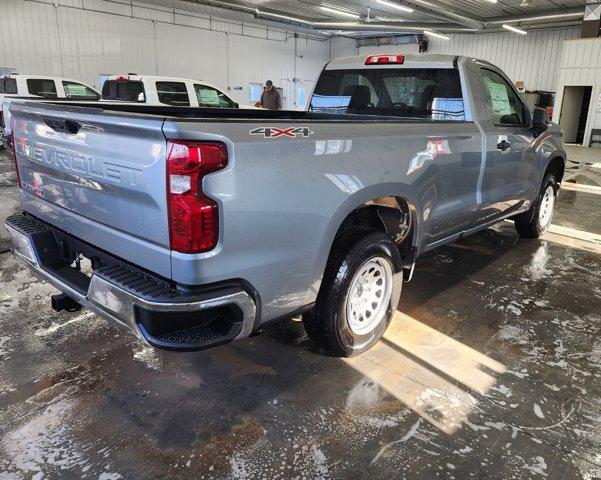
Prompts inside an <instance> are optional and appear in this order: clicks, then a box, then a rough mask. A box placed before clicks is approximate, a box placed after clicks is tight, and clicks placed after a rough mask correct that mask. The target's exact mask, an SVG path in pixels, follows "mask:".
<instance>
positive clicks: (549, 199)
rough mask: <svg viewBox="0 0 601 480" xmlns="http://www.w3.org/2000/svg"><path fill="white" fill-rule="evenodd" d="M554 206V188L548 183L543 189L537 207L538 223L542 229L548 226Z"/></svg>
mask: <svg viewBox="0 0 601 480" xmlns="http://www.w3.org/2000/svg"><path fill="white" fill-rule="evenodd" d="M554 208H555V189H554V188H553V185H549V186H548V187H547V189H546V190H545V193H544V195H543V199H542V200H541V202H540V208H539V209H538V224H539V225H540V228H541V230H542V231H545V230H547V228H549V224H550V223H551V218H552V217H553V209H554Z"/></svg>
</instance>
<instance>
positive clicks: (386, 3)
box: [377, 0, 496, 13]
mask: <svg viewBox="0 0 601 480" xmlns="http://www.w3.org/2000/svg"><path fill="white" fill-rule="evenodd" d="M377 1H378V3H379V4H380V5H384V6H386V7H389V8H396V9H397V10H401V11H402V12H409V13H411V12H412V11H413V9H412V8H409V7H406V6H405V5H401V4H400V3H393V2H389V1H388V0H377ZM495 1H496V0H495Z"/></svg>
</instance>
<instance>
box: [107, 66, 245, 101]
mask: <svg viewBox="0 0 601 480" xmlns="http://www.w3.org/2000/svg"><path fill="white" fill-rule="evenodd" d="M102 100H103V101H113V102H115V101H116V102H134V103H141V104H145V105H157V106H159V105H171V106H175V107H207V108H240V106H239V105H238V104H237V103H236V102H234V101H233V100H232V99H231V98H230V97H229V96H228V95H226V94H225V93H224V92H223V91H222V90H220V89H219V88H217V87H216V86H214V85H211V84H210V83H207V82H204V81H202V80H193V79H189V78H174V77H159V76H149V75H137V74H127V75H111V76H109V77H107V79H106V80H105V82H104V84H103V85H102ZM242 108H244V107H242Z"/></svg>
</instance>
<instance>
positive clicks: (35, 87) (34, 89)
mask: <svg viewBox="0 0 601 480" xmlns="http://www.w3.org/2000/svg"><path fill="white" fill-rule="evenodd" d="M27 91H28V92H29V94H30V95H35V96H36V97H44V98H57V97H58V93H57V92H56V83H54V80H52V79H50V78H28V79H27Z"/></svg>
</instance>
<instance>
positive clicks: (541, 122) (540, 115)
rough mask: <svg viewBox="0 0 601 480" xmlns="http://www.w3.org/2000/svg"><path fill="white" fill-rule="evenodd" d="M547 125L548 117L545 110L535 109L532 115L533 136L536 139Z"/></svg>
mask: <svg viewBox="0 0 601 480" xmlns="http://www.w3.org/2000/svg"><path fill="white" fill-rule="evenodd" d="M548 124H549V115H547V110H546V109H544V108H535V109H534V113H533V115H532V130H533V132H534V134H535V135H536V136H537V137H538V136H539V135H540V134H541V133H543V132H544V131H545V130H546V129H547V126H548Z"/></svg>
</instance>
